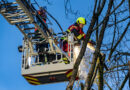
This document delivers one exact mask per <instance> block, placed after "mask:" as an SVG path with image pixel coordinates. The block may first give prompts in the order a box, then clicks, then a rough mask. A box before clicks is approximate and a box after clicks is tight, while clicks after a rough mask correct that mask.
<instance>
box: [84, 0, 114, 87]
mask: <svg viewBox="0 0 130 90" xmlns="http://www.w3.org/2000/svg"><path fill="white" fill-rule="evenodd" d="M112 5H113V0H110V2H109V5H108V10H107V13H106V16H105V21H104V23H103V25H102V28H101V31H100V35H99V40H98V43H97V46H96V50H95V53H94V58H93V60H92V63H93V64H92V65H91V67H90V70H89V72H88V76H87V79H86V86H85V90H90V88H91V87H90V81H91V78H92V76H93V72H94V68H95V64H96V60H97V57H98V55H99V52H100V48H101V44H102V40H103V37H104V32H105V28H106V26H107V23H108V20H109V16H108V15H109V14H110V11H111V8H112Z"/></svg>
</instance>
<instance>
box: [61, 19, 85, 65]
mask: <svg viewBox="0 0 130 90" xmlns="http://www.w3.org/2000/svg"><path fill="white" fill-rule="evenodd" d="M85 24H86V19H85V18H83V17H79V18H78V19H77V20H76V22H75V23H74V24H72V25H71V26H70V27H69V28H68V29H67V31H66V32H67V33H73V34H74V40H77V41H80V40H84V39H85V37H86V35H85V33H84V32H83V27H84V25H85ZM65 39H66V37H63V38H61V41H62V43H63V47H62V49H63V51H65V52H67V51H68V42H67V40H65ZM63 61H64V62H65V63H69V62H68V59H67V58H66V57H64V58H63Z"/></svg>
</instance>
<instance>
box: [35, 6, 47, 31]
mask: <svg viewBox="0 0 130 90" xmlns="http://www.w3.org/2000/svg"><path fill="white" fill-rule="evenodd" d="M46 10H47V7H46V6H43V7H40V10H38V11H37V12H38V14H39V15H40V16H41V18H42V20H43V22H44V23H46V19H47V13H46ZM35 31H37V28H35Z"/></svg>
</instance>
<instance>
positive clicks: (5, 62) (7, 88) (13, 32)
mask: <svg viewBox="0 0 130 90" xmlns="http://www.w3.org/2000/svg"><path fill="white" fill-rule="evenodd" d="M10 1H11V0H10ZM58 1H60V0H58ZM57 4H58V6H59V7H61V6H60V2H59V3H57ZM56 6H57V5H55V6H49V7H48V10H49V11H51V12H50V13H52V14H53V13H54V17H56V18H57V17H62V16H64V11H62V10H61V9H63V8H64V7H63V5H62V7H61V8H58V7H56ZM52 8H53V10H52ZM54 11H55V12H54ZM56 12H60V13H59V14H58V13H56ZM59 19H60V18H59ZM62 20H64V21H65V18H62ZM66 21H67V20H66ZM68 25H69V24H68ZM68 25H65V26H66V28H67V27H68ZM65 26H64V28H65ZM0 27H1V28H0V31H1V32H0V36H1V38H0V50H1V51H0V61H1V63H0V90H54V89H56V90H64V89H65V88H66V85H67V83H58V84H57V83H56V84H46V85H39V86H33V85H30V84H29V83H28V82H27V81H26V80H25V79H24V78H23V77H22V76H21V60H22V58H21V57H22V54H21V53H19V52H18V49H17V47H18V46H19V45H21V44H22V38H23V35H22V34H21V33H20V31H19V30H18V29H17V28H16V27H15V26H13V25H10V24H9V23H8V22H7V21H6V20H5V19H4V17H3V16H2V15H0ZM55 28H56V27H55Z"/></svg>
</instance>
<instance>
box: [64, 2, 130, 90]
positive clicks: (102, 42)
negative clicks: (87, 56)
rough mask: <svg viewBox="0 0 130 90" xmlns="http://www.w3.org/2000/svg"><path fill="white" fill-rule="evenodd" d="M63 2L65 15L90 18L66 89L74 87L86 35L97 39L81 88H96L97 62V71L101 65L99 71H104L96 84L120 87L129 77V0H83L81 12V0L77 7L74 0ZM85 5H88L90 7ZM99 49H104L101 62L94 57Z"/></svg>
mask: <svg viewBox="0 0 130 90" xmlns="http://www.w3.org/2000/svg"><path fill="white" fill-rule="evenodd" d="M64 2H65V9H66V15H67V16H68V17H71V16H73V15H74V16H75V17H76V18H77V17H78V16H81V15H82V16H84V17H86V19H87V22H90V23H89V24H87V25H88V30H87V32H86V36H87V37H86V39H85V41H84V43H83V47H82V49H81V51H80V54H79V56H78V58H77V60H76V63H75V65H74V68H73V73H72V77H71V79H70V82H69V84H68V86H67V89H68V90H69V89H72V88H73V84H74V81H75V77H76V75H77V72H78V67H79V64H80V62H81V60H82V57H83V56H84V52H85V48H86V45H87V42H88V40H89V38H92V39H93V40H95V41H96V50H95V53H94V56H93V59H92V64H91V68H90V70H89V72H88V76H87V79H86V82H85V84H84V87H85V88H84V89H85V90H90V89H91V87H93V88H97V86H96V85H94V84H93V81H94V76H93V75H94V73H95V72H96V66H97V64H98V65H99V67H98V71H99V72H100V69H99V68H100V66H102V68H103V67H104V68H103V71H102V72H100V74H99V75H103V77H102V78H101V76H100V79H99V80H98V82H99V84H98V85H99V87H102V88H98V89H100V90H102V89H106V88H109V89H117V88H118V89H120V90H121V89H122V88H123V87H124V85H125V83H126V82H127V80H128V60H129V59H130V51H129V50H130V45H129V44H130V38H129V37H130V28H129V26H130V22H129V18H130V16H129V7H130V6H129V3H130V2H129V0H92V1H88V2H89V3H86V7H85V6H84V8H85V9H86V10H87V11H86V12H85V11H83V12H82V8H80V7H81V6H80V5H82V4H80V3H81V1H80V2H79V4H78V5H76V6H77V7H75V6H74V2H75V1H74V0H71V1H70V0H64ZM82 2H83V1H82ZM87 5H88V6H89V5H91V8H90V7H88V6H87ZM77 8H78V9H79V10H78V9H77ZM100 52H102V53H104V55H106V56H104V61H101V60H102V59H100V63H97V58H98V57H99V56H100ZM102 62H103V63H102ZM101 73H102V74H101ZM101 79H103V80H101ZM103 81H104V83H103ZM127 87H128V85H127Z"/></svg>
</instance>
